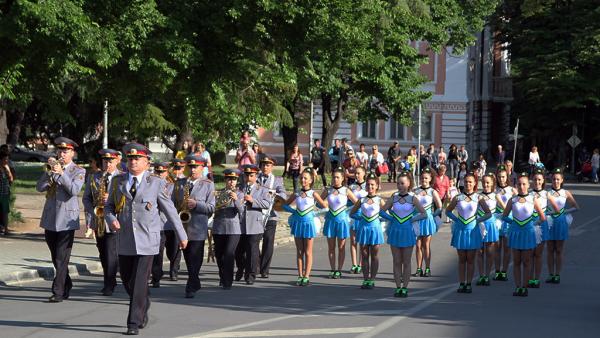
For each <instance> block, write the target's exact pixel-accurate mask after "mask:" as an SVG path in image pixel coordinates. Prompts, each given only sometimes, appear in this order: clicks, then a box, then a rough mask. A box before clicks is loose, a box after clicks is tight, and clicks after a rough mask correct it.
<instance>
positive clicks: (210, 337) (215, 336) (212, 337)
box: [199, 326, 373, 338]
mask: <svg viewBox="0 0 600 338" xmlns="http://www.w3.org/2000/svg"><path fill="white" fill-rule="evenodd" d="M371 329H373V327H372V326H370V327H337V328H329V329H298V330H268V331H237V332H234V331H228V332H218V333H211V334H207V335H203V336H199V337H206V338H226V337H283V336H313V335H326V334H348V333H364V332H368V331H369V330H371Z"/></svg>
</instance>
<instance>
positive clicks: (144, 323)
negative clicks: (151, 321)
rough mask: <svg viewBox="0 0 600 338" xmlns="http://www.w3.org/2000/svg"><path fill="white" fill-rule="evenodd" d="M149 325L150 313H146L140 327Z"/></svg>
mask: <svg viewBox="0 0 600 338" xmlns="http://www.w3.org/2000/svg"><path fill="white" fill-rule="evenodd" d="M147 325H148V313H146V314H145V315H144V320H143V321H142V324H140V325H139V326H138V327H139V328H140V329H143V328H145V327H146V326H147Z"/></svg>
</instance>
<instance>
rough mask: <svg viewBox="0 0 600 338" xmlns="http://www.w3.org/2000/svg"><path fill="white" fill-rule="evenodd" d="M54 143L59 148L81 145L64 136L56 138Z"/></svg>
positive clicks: (72, 147)
mask: <svg viewBox="0 0 600 338" xmlns="http://www.w3.org/2000/svg"><path fill="white" fill-rule="evenodd" d="M54 145H55V146H56V148H58V149H75V148H77V147H79V145H78V144H77V143H75V141H73V140H71V139H70V138H66V137H62V136H61V137H57V138H55V139H54Z"/></svg>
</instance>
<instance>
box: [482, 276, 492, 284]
mask: <svg viewBox="0 0 600 338" xmlns="http://www.w3.org/2000/svg"><path fill="white" fill-rule="evenodd" d="M483 285H484V286H490V277H489V276H484V277H483Z"/></svg>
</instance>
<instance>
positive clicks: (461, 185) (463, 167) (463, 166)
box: [456, 162, 468, 192]
mask: <svg viewBox="0 0 600 338" xmlns="http://www.w3.org/2000/svg"><path fill="white" fill-rule="evenodd" d="M467 173H468V171H467V162H461V163H460V169H459V170H458V173H456V181H457V183H458V190H460V192H463V190H464V189H465V176H467Z"/></svg>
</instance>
